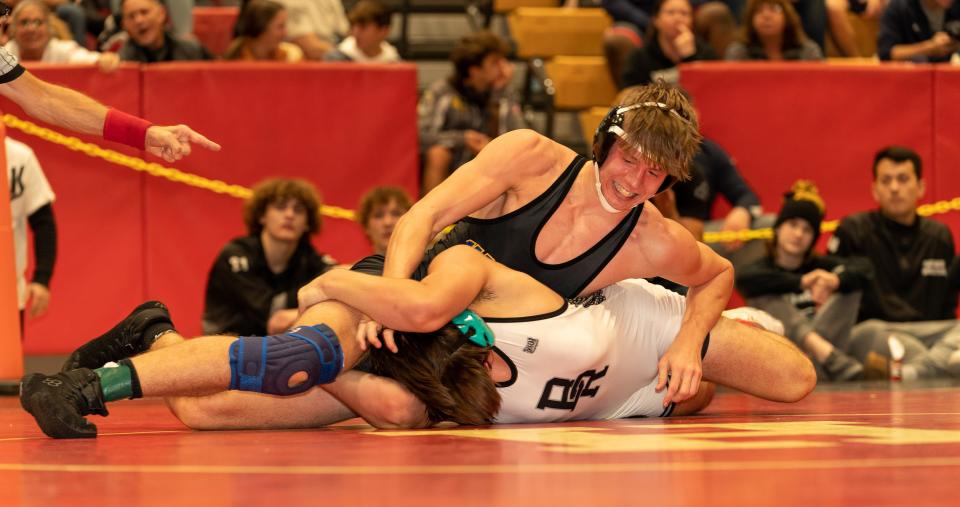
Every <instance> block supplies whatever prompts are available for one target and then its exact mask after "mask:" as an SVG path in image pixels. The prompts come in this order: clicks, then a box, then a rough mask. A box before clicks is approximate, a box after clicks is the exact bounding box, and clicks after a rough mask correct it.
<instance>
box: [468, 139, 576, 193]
mask: <svg viewBox="0 0 960 507" xmlns="http://www.w3.org/2000/svg"><path fill="white" fill-rule="evenodd" d="M495 141H497V146H496V152H495V153H494V155H496V156H497V158H498V159H499V172H500V173H501V174H502V175H503V177H504V178H505V179H507V180H508V181H511V182H512V184H511V186H510V189H509V190H508V191H507V192H506V199H505V200H504V202H503V203H502V208H503V209H502V210H500V211H501V212H509V211H512V210H513V209H515V208H517V207H519V206H523V205H524V204H526V203H527V202H529V201H530V200H532V199H534V198H536V197H537V196H538V195H540V194H542V193H543V192H544V191H546V190H547V188H549V187H550V185H552V184H553V183H554V181H556V179H557V178H558V177H559V176H560V175H561V174H562V173H563V171H564V170H565V169H566V168H567V166H568V165H569V164H570V163H571V162H572V161H573V160H574V159H575V158H576V156H577V153H576V152H575V151H573V150H571V149H570V148H567V147H566V146H564V145H562V144H560V143H558V142H556V141H553V140H552V139H549V138H547V137H544V136H542V135H540V134H538V133H536V132H534V131H533V130H526V129H524V130H514V131H511V132H508V133H506V134H504V135H502V136H500V137H498V138H497V139H496V140H495ZM493 146H494V143H491V145H490V146H489V147H493ZM489 147H488V148H489ZM484 151H486V150H484Z"/></svg>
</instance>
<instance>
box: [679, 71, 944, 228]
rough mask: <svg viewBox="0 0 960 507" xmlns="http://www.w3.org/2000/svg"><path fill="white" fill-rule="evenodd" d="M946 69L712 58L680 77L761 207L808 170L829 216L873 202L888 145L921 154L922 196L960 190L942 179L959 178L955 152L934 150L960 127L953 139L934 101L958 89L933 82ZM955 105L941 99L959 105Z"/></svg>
mask: <svg viewBox="0 0 960 507" xmlns="http://www.w3.org/2000/svg"><path fill="white" fill-rule="evenodd" d="M942 72H943V71H935V70H934V67H923V66H913V65H883V66H840V65H827V64H817V63H809V64H802V63H798V64H774V63H754V64H742V63H741V64H732V63H715V64H698V65H688V66H684V67H683V70H682V72H681V80H682V83H683V86H684V87H685V88H686V89H687V90H689V91H690V93H691V95H692V96H693V98H694V100H695V102H696V106H697V108H698V110H699V112H700V118H701V122H702V130H703V133H704V135H706V136H708V137H710V138H712V139H714V140H715V141H717V142H718V143H720V144H721V145H722V146H723V147H724V148H725V149H726V150H727V151H728V152H729V153H730V154H731V156H733V157H734V158H735V159H736V161H737V162H738V166H739V168H740V171H741V172H742V173H743V175H744V177H745V178H746V179H747V180H748V181H749V182H750V184H751V185H752V186H753V187H754V189H755V190H756V191H757V193H758V194H759V195H760V200H761V202H762V203H763V206H764V209H765V210H767V211H769V212H773V213H776V212H777V210H779V208H780V204H781V202H782V196H783V193H784V192H786V191H787V190H788V189H789V188H790V185H791V184H792V183H793V182H794V181H796V180H797V179H799V178H806V179H811V180H813V181H814V182H816V183H817V185H818V186H819V188H820V192H821V194H822V195H823V197H824V199H825V200H826V203H827V218H828V219H839V218H842V217H843V216H845V215H847V214H850V213H853V212H856V211H862V210H866V209H872V208H874V207H875V206H876V203H875V202H874V200H873V197H872V195H871V191H870V185H871V181H872V171H871V167H872V164H873V155H874V153H875V152H876V151H877V150H878V149H880V148H881V147H883V146H885V145H889V144H902V145H906V146H910V147H912V148H913V149H915V150H916V151H917V152H918V153H919V154H920V156H921V157H922V158H923V162H924V174H923V175H924V178H925V179H926V184H927V188H928V192H927V196H926V199H925V200H924V201H923V202H931V201H933V200H935V199H942V198H944V197H948V196H950V197H952V196H954V195H960V186H957V185H952V186H951V185H947V184H945V183H946V182H948V181H950V179H952V180H953V181H956V177H955V176H950V177H949V178H950V179H947V178H948V176H947V174H946V173H947V172H948V170H949V167H950V164H949V161H950V159H947V158H943V155H944V154H945V151H944V150H939V151H937V152H936V153H935V152H934V143H935V141H934V140H935V139H941V138H945V140H944V142H946V143H948V144H949V143H953V144H954V146H955V143H956V139H957V137H956V133H957V132H958V131H960V130H958V129H956V128H955V129H953V132H954V136H953V138H952V139H950V138H949V136H947V135H946V134H947V132H946V131H943V130H941V129H940V127H939V123H937V124H936V125H937V126H936V127H935V117H934V110H935V108H934V107H933V105H934V103H935V101H936V103H944V100H943V99H941V97H942V96H944V94H950V93H951V92H952V93H953V94H954V95H956V94H957V91H956V88H954V90H952V91H951V90H946V88H948V86H946V83H943V84H944V86H938V87H934V75H935V74H936V75H937V76H938V77H937V82H938V83H939V82H941V81H943V80H944V79H945V78H944V77H942V76H941V73H942ZM949 75H950V76H957V77H955V78H953V79H954V81H951V82H953V83H954V86H955V83H957V82H958V81H956V79H957V78H960V74H956V73H953V72H951V73H950V74H949ZM935 89H936V90H937V93H938V94H939V95H938V96H937V98H936V99H935V96H934V91H935ZM956 104H957V102H956V100H953V101H952V102H946V103H944V105H946V107H947V108H949V110H953V111H956V110H957V106H956ZM947 114H949V112H947V111H939V112H938V113H937V115H938V118H939V115H947ZM935 155H936V156H935ZM946 217H949V215H941V216H939V217H937V219H943V218H946ZM957 230H958V229H956V228H954V234H956V232H957ZM826 236H829V235H824V237H823V238H822V239H821V246H822V243H823V242H824V241H825V240H826V239H827V238H826Z"/></svg>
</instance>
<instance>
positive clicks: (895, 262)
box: [828, 146, 960, 380]
mask: <svg viewBox="0 0 960 507" xmlns="http://www.w3.org/2000/svg"><path fill="white" fill-rule="evenodd" d="M872 190H873V197H874V199H875V200H876V201H877V203H878V204H879V209H878V210H876V211H868V212H862V213H856V214H854V215H851V216H848V217H846V218H844V219H843V221H842V222H841V223H840V226H839V227H838V228H837V230H836V232H835V233H834V236H833V238H831V240H830V242H829V244H828V248H829V251H830V252H832V253H835V254H838V255H842V256H845V257H853V256H858V257H861V258H864V259H866V260H867V261H868V262H869V265H870V266H871V267H872V272H873V275H872V279H871V281H870V283H868V284H867V286H866V288H865V290H864V294H863V301H862V303H861V305H860V312H859V315H858V319H859V320H860V321H861V322H860V323H859V324H857V325H856V326H855V327H854V329H853V332H852V333H851V338H850V345H849V347H848V352H850V353H851V354H852V355H853V356H854V357H857V358H858V359H860V360H861V361H864V362H865V364H866V365H867V368H868V370H870V369H872V368H873V367H874V366H875V364H876V363H877V362H878V360H879V362H880V363H881V365H882V366H881V369H886V368H888V365H886V364H885V361H886V358H887V357H889V356H890V346H889V339H890V337H891V336H894V337H896V338H897V340H899V342H900V343H901V344H902V346H904V347H905V348H906V351H907V354H906V357H904V361H905V366H904V368H903V378H904V379H905V380H911V379H913V378H924V377H930V376H938V375H943V374H945V373H947V372H948V371H949V370H950V368H949V367H948V365H947V361H948V359H949V357H950V352H951V351H955V350H957V348H958V347H960V329H958V328H957V321H956V320H955V318H956V313H955V312H956V308H957V290H958V287H957V282H956V279H955V278H951V276H950V270H951V267H952V266H953V265H954V263H955V262H956V261H955V256H954V241H953V236H952V234H951V233H950V229H948V228H947V227H946V226H945V225H943V224H942V223H940V222H937V221H935V220H932V219H929V218H924V217H921V216H919V215H918V214H917V202H918V201H919V200H920V198H921V197H923V194H924V191H925V188H924V180H923V171H922V164H921V159H920V156H919V155H918V154H917V153H916V152H915V151H913V150H911V149H909V148H905V147H900V146H890V147H886V148H884V149H882V150H880V151H879V152H877V154H876V156H875V157H874V164H873V189H872ZM958 367H960V365H958ZM954 374H956V375H958V376H960V368H958V370H957V371H955V372H954Z"/></svg>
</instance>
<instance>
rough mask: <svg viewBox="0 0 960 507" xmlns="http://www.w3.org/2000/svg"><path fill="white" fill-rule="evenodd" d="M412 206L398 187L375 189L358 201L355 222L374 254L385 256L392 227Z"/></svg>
mask: <svg viewBox="0 0 960 507" xmlns="http://www.w3.org/2000/svg"><path fill="white" fill-rule="evenodd" d="M412 205H413V203H412V202H410V197H409V196H407V193H406V192H404V191H403V189H402V188H400V187H377V188H374V189H373V190H371V191H369V192H367V193H366V195H364V196H363V198H362V199H360V206H359V207H358V208H357V222H358V223H359V224H360V225H361V226H362V227H363V233H364V234H366V236H367V239H368V240H370V246H372V247H373V253H374V254H380V255H386V253H387V243H389V242H390V235H391V234H393V226H394V225H396V224H397V220H399V219H400V217H401V216H403V214H404V213H406V212H407V210H408V209H410V206H412Z"/></svg>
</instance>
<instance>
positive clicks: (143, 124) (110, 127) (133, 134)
mask: <svg viewBox="0 0 960 507" xmlns="http://www.w3.org/2000/svg"><path fill="white" fill-rule="evenodd" d="M152 125H153V124H152V123H150V122H148V121H147V120H144V119H143V118H138V117H136V116H133V115H132V114H127V113H124V112H123V111H118V110H116V109H108V110H107V119H106V120H104V122H103V138H104V139H106V140H107V141H116V142H118V143H123V144H125V145H127V146H133V147H134V148H137V149H139V150H142V149H144V148H145V146H146V142H147V129H148V128H150V127H151V126H152Z"/></svg>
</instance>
